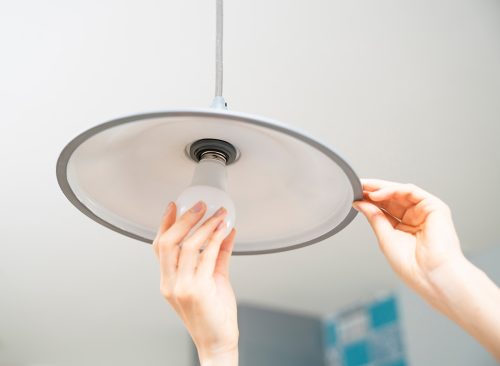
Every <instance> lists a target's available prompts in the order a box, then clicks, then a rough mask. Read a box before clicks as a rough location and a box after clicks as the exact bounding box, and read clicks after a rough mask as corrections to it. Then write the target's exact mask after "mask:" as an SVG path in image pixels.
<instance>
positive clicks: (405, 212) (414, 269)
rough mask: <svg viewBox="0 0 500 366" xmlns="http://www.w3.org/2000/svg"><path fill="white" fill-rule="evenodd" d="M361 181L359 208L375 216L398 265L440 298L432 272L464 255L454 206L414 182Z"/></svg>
mask: <svg viewBox="0 0 500 366" xmlns="http://www.w3.org/2000/svg"><path fill="white" fill-rule="evenodd" d="M362 184H363V200H362V201H355V202H354V204H353V206H354V208H356V209H357V210H358V211H360V212H362V213H363V214H364V215H365V216H366V218H367V219H368V221H369V222H370V224H371V226H372V228H373V230H374V232H375V234H376V236H377V239H378V242H379V245H380V248H381V250H382V252H383V253H384V255H385V257H386V258H387V260H388V261H389V263H390V265H391V267H392V268H393V269H394V271H395V272H396V273H397V274H398V275H399V276H400V277H401V278H402V279H403V281H404V282H406V283H407V284H408V285H409V286H410V287H412V288H414V289H415V290H417V291H418V292H419V293H420V294H421V295H423V296H424V297H426V298H427V299H428V300H429V301H430V302H431V303H435V302H436V299H435V297H436V296H437V294H435V292H436V289H435V288H434V287H435V284H434V283H433V281H432V279H433V276H432V273H434V272H436V271H440V270H441V269H443V268H446V267H449V266H451V265H452V263H462V262H463V261H464V260H465V258H464V256H463V254H462V251H461V249H460V243H459V239H458V237H457V234H456V231H455V228H454V225H453V220H452V217H451V211H450V209H449V207H448V206H447V205H446V204H445V203H444V202H443V201H441V200H440V199H439V198H437V197H435V196H433V195H431V194H430V193H428V192H426V191H424V190H423V189H421V188H419V187H417V186H415V185H412V184H401V183H395V182H388V181H383V180H376V179H363V180H362Z"/></svg>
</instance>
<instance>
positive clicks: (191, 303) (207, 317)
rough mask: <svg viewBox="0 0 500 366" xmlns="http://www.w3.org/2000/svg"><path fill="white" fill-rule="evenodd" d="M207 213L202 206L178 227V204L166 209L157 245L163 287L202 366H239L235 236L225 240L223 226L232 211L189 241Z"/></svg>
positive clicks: (223, 213)
mask: <svg viewBox="0 0 500 366" xmlns="http://www.w3.org/2000/svg"><path fill="white" fill-rule="evenodd" d="M205 211H206V205H205V204H204V203H203V202H202V203H201V204H200V205H199V206H196V205H195V206H194V207H193V208H191V210H189V211H187V212H186V213H184V215H182V217H180V218H179V219H178V220H177V221H176V217H175V216H176V209H175V203H172V204H171V205H170V206H169V208H168V209H167V211H166V213H165V215H164V217H163V219H162V223H161V225H160V228H159V230H158V234H157V236H156V239H155V241H154V243H153V248H154V251H155V253H156V255H157V257H158V259H159V262H160V270H161V286H160V287H161V292H162V294H163V296H164V297H165V298H166V300H167V301H168V302H169V303H170V305H171V306H172V307H173V308H174V310H175V311H176V312H177V314H178V315H179V317H180V318H181V319H182V321H183V322H184V325H185V326H186V328H187V330H188V331H189V334H190V335H191V338H192V339H193V342H194V343H195V345H196V348H197V350H198V356H199V359H200V363H201V365H202V366H214V365H217V366H235V365H238V338H239V331H238V323H237V315H236V310H237V308H236V299H235V296H234V292H233V290H232V288H231V284H230V282H229V260H230V257H231V252H232V248H233V245H234V238H235V235H236V230H235V229H233V230H232V231H231V233H230V234H229V235H228V236H227V237H226V238H224V231H225V229H224V227H225V226H224V225H220V226H219V224H220V223H222V222H223V220H224V218H225V216H226V214H227V211H226V210H225V209H222V210H221V211H220V215H217V212H216V213H215V214H214V216H212V217H211V218H209V219H207V221H205V223H204V224H203V225H202V226H200V227H199V228H198V229H197V230H196V231H195V232H193V233H192V234H191V235H189V236H188V233H189V232H190V230H191V229H192V228H193V227H194V226H195V225H196V223H197V222H198V221H200V220H201V218H202V217H203V215H204V214H205ZM205 243H207V244H206V247H205V249H203V251H202V252H201V253H200V249H201V248H202V246H203V245H204V244H205Z"/></svg>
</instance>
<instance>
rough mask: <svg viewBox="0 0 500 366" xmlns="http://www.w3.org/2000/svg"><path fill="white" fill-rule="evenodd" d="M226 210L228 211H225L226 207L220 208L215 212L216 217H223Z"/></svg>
mask: <svg viewBox="0 0 500 366" xmlns="http://www.w3.org/2000/svg"><path fill="white" fill-rule="evenodd" d="M225 210H226V209H225V208H224V207H221V208H219V209H218V210H217V211H216V212H215V214H214V216H221V215H222V214H223V213H224V211H225Z"/></svg>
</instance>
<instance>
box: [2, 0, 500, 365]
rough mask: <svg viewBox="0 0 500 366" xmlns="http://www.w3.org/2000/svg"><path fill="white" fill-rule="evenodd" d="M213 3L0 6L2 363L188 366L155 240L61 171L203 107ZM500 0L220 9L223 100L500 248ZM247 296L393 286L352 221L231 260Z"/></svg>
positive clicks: (317, 294) (325, 295)
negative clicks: (407, 185)
mask: <svg viewBox="0 0 500 366" xmlns="http://www.w3.org/2000/svg"><path fill="white" fill-rule="evenodd" d="M214 3H215V2H214V1H194V0H183V1H175V2H174V1H154V0H143V1H141V2H138V1H123V0H122V1H102V0H101V1H95V0H87V1H79V2H76V1H72V2H68V1H56V0H49V1H43V2H40V1H22V2H21V1H17V2H13V1H11V2H4V3H2V4H1V5H0V47H1V51H0V52H1V55H0V66H1V67H0V106H1V112H2V122H1V123H0V156H1V166H2V167H1V170H0V172H1V173H0V174H1V176H0V177H1V190H0V202H1V205H0V215H1V224H0V225H1V234H2V239H1V242H0V289H1V291H2V294H1V295H0V364H1V365H9V366H20V365H38V366H40V365H45V366H47V365H65V366H66V365H82V366H83V365H90V364H94V365H118V364H119V365H137V364H144V365H165V364H175V365H181V366H182V365H185V364H188V361H189V355H188V354H187V352H188V351H189V347H188V343H187V342H186V338H185V333H184V332H183V330H182V326H181V323H180V321H178V320H177V318H176V316H175V314H174V313H173V311H171V310H170V308H169V307H168V306H167V304H166V303H164V301H163V299H161V297H160V295H159V291H158V268H157V264H156V261H155V258H154V256H153V254H152V251H151V249H150V247H148V246H147V245H145V244H143V243H140V242H136V241H134V240H131V239H128V238H125V237H122V236H120V235H118V234H116V233H114V232H111V231H108V230H107V229H105V228H103V227H101V226H99V225H97V224H95V223H94V222H92V221H91V220H89V219H88V218H87V217H85V216H83V215H82V214H80V213H79V212H78V211H77V210H76V209H75V208H74V207H73V206H72V205H71V204H70V203H69V202H68V201H67V200H66V198H65V197H64V196H63V194H62V193H61V192H60V190H59V187H58V185H57V182H56V177H55V163H56V159H57V157H58V154H59V152H60V151H61V149H62V148H63V147H64V145H65V144H66V143H67V142H68V141H69V140H70V139H71V138H73V137H74V136H75V135H77V134H78V133H80V132H82V131H83V130H85V129H87V128H89V127H91V126H93V125H95V124H98V123H100V122H103V121H106V120H108V119H111V118H115V117H117V116H124V115H127V114H133V113H137V112H143V111H152V110H161V109H169V108H175V107H205V106H208V105H209V104H210V102H211V97H212V93H213V89H214V72H213V71H214V62H213V56H214V54H213V40H214V15H215V8H214ZM499 39H500V3H499V2H497V1H494V0H442V1H435V0H424V1H408V0H406V1H401V0H398V1H390V0H381V1H376V2H374V1H370V0H359V1H344V2H340V1H331V0H324V1H307V2H306V1H293V2H292V1H285V0H280V1H278V0H274V1H273V0H272V1H269V0H267V1H264V0H253V1H245V2H238V1H231V0H226V4H225V40H224V42H225V43H224V61H225V65H224V67H225V74H224V94H225V96H226V99H227V100H228V102H229V106H230V108H231V109H233V110H239V111H243V112H250V113H255V114H262V115H266V116H270V117H273V118H276V119H279V120H282V121H284V122H286V123H289V124H290V125H292V126H296V127H300V128H303V129H305V130H307V131H308V132H309V133H310V134H312V135H315V136H319V137H320V138H321V139H322V140H324V141H326V142H328V143H330V144H331V145H332V146H333V147H334V148H335V149H336V150H337V151H339V152H341V154H342V155H343V156H345V157H346V158H347V160H348V161H350V163H351V164H352V165H353V167H354V168H355V169H356V170H357V172H358V173H359V175H360V176H362V177H378V178H384V179H390V180H397V181H404V182H413V183H416V184H419V185H421V186H422V187H424V188H426V189H428V190H429V191H431V192H433V193H435V194H436V195H438V196H440V197H442V198H443V199H444V200H445V201H446V202H447V203H448V204H449V205H450V206H451V207H452V209H453V212H454V217H455V220H456V226H457V229H458V231H459V235H460V237H461V240H462V244H463V246H464V248H466V250H468V251H474V250H476V251H477V250H480V249H481V248H484V247H487V246H489V245H494V244H495V243H497V244H498V237H499V234H500V225H498V213H497V207H498V205H499V203H500V190H499V189H498V187H499V186H500V169H499V167H500V152H499V149H498V146H499V143H500V137H499V136H500V123H499V122H500V98H499V96H500V42H499V41H498V40H499ZM232 279H233V284H234V287H235V291H236V293H237V296H238V298H239V300H241V301H251V302H255V303H259V304H268V305H272V306H279V307H283V308H287V309H292V310H300V311H307V312H310V313H315V314H322V313H327V312H331V311H333V310H335V309H337V308H338V307H339V306H342V305H345V304H348V303H350V302H352V301H356V300H357V299H360V298H363V297H366V296H370V295H371V294H374V293H377V292H378V291H384V290H390V289H391V288H393V287H394V286H395V285H396V284H397V279H396V278H395V277H394V276H393V275H392V273H391V272H390V270H389V268H388V266H387V265H386V263H385V261H384V259H383V257H382V256H381V254H380V253H379V252H378V250H377V245H376V241H375V238H374V236H373V235H372V233H371V231H370V229H369V227H368V225H367V223H366V222H365V220H364V219H363V218H362V217H358V218H356V220H355V222H354V223H353V224H352V225H350V226H349V227H348V228H346V229H345V230H344V231H342V232H341V233H340V234H338V235H337V236H335V237H333V238H331V239H329V240H327V241H325V242H323V243H321V244H318V245H315V246H312V247H308V248H303V249H300V250H297V251H292V252H286V253H281V254H274V255H267V256H255V257H234V258H233V261H232Z"/></svg>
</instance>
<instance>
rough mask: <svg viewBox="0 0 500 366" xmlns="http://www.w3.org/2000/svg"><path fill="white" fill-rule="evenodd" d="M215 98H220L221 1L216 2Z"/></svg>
mask: <svg viewBox="0 0 500 366" xmlns="http://www.w3.org/2000/svg"><path fill="white" fill-rule="evenodd" d="M216 1H217V4H216V7H217V9H216V12H217V15H216V16H217V20H216V22H217V23H216V40H215V96H216V97H221V96H222V30H223V29H222V20H223V19H222V0H216Z"/></svg>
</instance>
